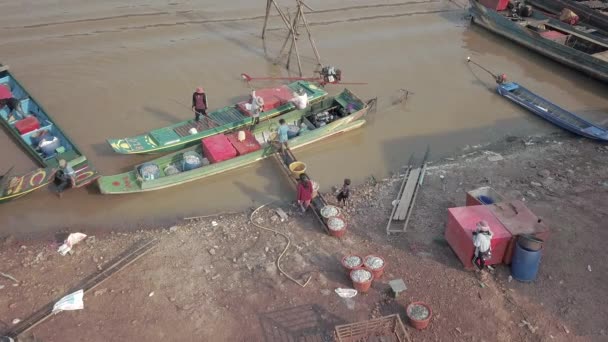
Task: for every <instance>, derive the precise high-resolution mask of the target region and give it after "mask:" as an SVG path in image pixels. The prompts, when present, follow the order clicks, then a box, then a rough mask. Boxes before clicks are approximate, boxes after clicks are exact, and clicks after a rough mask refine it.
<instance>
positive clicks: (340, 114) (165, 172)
mask: <svg viewBox="0 0 608 342" xmlns="http://www.w3.org/2000/svg"><path fill="white" fill-rule="evenodd" d="M368 108H369V106H368V104H367V103H364V102H363V101H362V100H361V99H359V98H358V97H357V96H356V95H354V94H353V93H351V92H350V91H349V90H348V89H344V90H343V91H342V92H341V93H340V94H339V95H337V96H329V97H326V98H324V99H323V100H321V101H319V102H317V103H315V104H313V105H310V106H308V107H307V108H305V109H303V110H293V111H290V112H287V113H285V114H283V115H281V116H279V117H276V118H273V119H271V120H267V121H262V122H260V124H258V125H256V126H255V127H254V128H253V130H251V135H250V136H251V139H252V140H254V141H255V144H256V146H257V147H258V148H259V149H257V150H253V151H251V152H249V153H245V154H241V155H239V156H236V157H233V158H231V159H228V160H224V161H219V162H216V163H211V164H206V163H205V162H203V163H202V166H200V167H197V168H194V169H190V170H186V167H185V165H186V164H185V160H186V159H185V158H184V156H185V155H186V156H188V155H191V154H192V153H193V152H194V153H196V156H198V157H200V158H205V159H207V158H209V159H210V156H211V155H210V153H207V152H206V151H204V148H203V147H202V144H200V143H199V144H197V145H196V146H193V147H190V148H185V149H182V150H180V151H178V152H175V153H172V154H168V155H166V156H163V157H160V158H157V159H155V160H152V161H151V162H148V163H143V164H139V165H137V166H135V167H134V168H133V170H131V171H129V172H125V173H122V174H117V175H113V176H102V177H101V178H99V179H98V181H97V182H98V184H99V189H100V191H101V193H102V194H127V193H134V192H142V191H152V190H159V189H164V188H168V187H172V186H176V185H180V184H184V183H187V182H190V181H194V180H197V179H202V178H205V177H209V176H213V175H216V174H219V173H222V172H226V171H229V170H233V169H237V168H240V167H243V166H246V165H249V164H252V163H255V162H256V161H259V160H262V159H264V158H267V157H269V156H271V155H272V154H274V153H275V151H276V144H273V143H272V141H273V139H274V138H273V137H274V136H276V130H277V128H278V126H279V123H278V121H279V119H281V118H283V119H285V121H286V122H287V123H288V124H290V125H293V126H291V127H292V128H294V132H295V129H296V127H300V128H301V129H300V131H298V132H297V135H296V136H294V137H292V138H291V139H289V141H288V146H289V148H290V149H292V150H293V149H297V148H300V147H302V146H306V145H308V144H311V143H314V142H317V141H319V140H322V139H325V138H328V137H331V136H334V135H337V134H341V133H344V132H348V131H351V130H353V129H356V128H359V127H361V126H362V125H363V124H364V123H365V120H364V119H362V117H363V115H365V114H366V113H367V110H368ZM323 120H325V121H323ZM220 135H223V136H225V135H224V134H222V133H220ZM232 135H233V136H234V135H238V133H232ZM216 137H217V136H214V137H212V138H216ZM253 137H255V139H253ZM234 146H236V145H234ZM150 163H152V164H150ZM150 165H155V166H156V169H157V170H158V174H156V176H154V177H149V176H147V175H146V174H144V173H143V172H142V168H144V167H149V166H150Z"/></svg>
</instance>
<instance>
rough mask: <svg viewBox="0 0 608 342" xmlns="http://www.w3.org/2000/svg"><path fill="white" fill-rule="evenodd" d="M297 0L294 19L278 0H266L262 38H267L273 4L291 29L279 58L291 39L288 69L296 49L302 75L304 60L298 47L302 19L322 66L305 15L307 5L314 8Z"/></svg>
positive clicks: (301, 0)
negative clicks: (267, 27)
mask: <svg viewBox="0 0 608 342" xmlns="http://www.w3.org/2000/svg"><path fill="white" fill-rule="evenodd" d="M295 1H296V5H297V9H296V14H295V16H294V18H293V20H291V17H290V16H289V13H288V14H287V15H286V14H285V12H283V10H282V9H281V7H280V6H279V4H278V3H277V2H276V0H266V15H265V17H264V27H263V28H262V39H265V38H266V26H267V24H268V17H269V16H270V11H271V9H272V6H273V5H274V8H275V9H276V10H277V12H278V13H279V16H280V17H281V20H283V23H284V24H285V26H286V27H287V29H288V30H289V33H288V34H287V37H286V38H285V41H284V42H283V46H282V47H281V50H280V52H279V58H280V57H281V56H282V55H283V51H284V50H285V49H286V47H287V43H288V42H289V41H290V40H291V45H290V47H289V51H288V52H287V64H286V67H287V70H289V66H290V64H291V54H292V51H293V50H295V53H296V59H297V62H298V72H299V74H300V77H302V76H303V74H302V61H301V60H300V51H299V49H298V42H297V40H298V37H299V35H300V32H299V31H298V29H299V28H300V26H301V25H300V20H301V21H302V23H303V24H304V27H305V29H306V32H307V33H308V39H309V40H310V45H311V46H312V50H313V51H314V53H315V57H316V59H317V63H318V67H321V56H320V55H319V51H318V50H317V46H316V45H315V41H314V39H313V38H312V33H311V32H310V27H309V26H308V21H307V20H306V16H305V15H304V7H306V8H307V9H308V10H310V11H313V9H312V8H310V6H308V5H306V4H305V3H304V1H303V0H295Z"/></svg>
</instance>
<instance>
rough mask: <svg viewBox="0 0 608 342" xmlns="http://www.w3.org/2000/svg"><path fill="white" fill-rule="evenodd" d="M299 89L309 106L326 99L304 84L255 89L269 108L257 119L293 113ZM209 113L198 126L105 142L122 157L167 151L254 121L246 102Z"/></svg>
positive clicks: (318, 89) (310, 84)
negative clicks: (295, 93)
mask: <svg viewBox="0 0 608 342" xmlns="http://www.w3.org/2000/svg"><path fill="white" fill-rule="evenodd" d="M298 90H304V91H305V92H306V93H307V95H308V99H309V103H315V102H317V101H319V100H321V99H322V98H324V97H325V96H327V92H326V91H325V90H323V89H322V88H321V87H320V86H318V85H317V84H316V83H313V82H307V81H297V82H293V83H290V84H288V85H284V86H280V87H275V88H269V89H260V90H257V91H256V95H257V96H260V97H262V98H263V99H264V103H265V106H266V107H270V108H269V109H268V110H265V111H264V112H262V113H261V114H260V120H262V121H263V120H267V119H270V118H273V117H275V116H277V115H281V114H283V113H286V112H289V111H292V110H294V109H295V108H296V107H295V105H294V104H293V103H291V102H289V99H291V98H292V97H293V93H294V92H296V91H298ZM208 114H209V118H208V119H202V120H201V121H199V122H198V123H197V122H194V120H193V119H191V120H186V121H182V122H180V123H177V124H174V125H171V126H168V127H163V128H159V129H156V130H153V131H150V132H148V133H146V134H142V135H138V136H135V137H129V138H122V139H108V140H107V141H108V143H109V144H110V146H112V149H114V151H115V152H117V153H122V154H147V153H159V152H169V151H176V150H179V149H182V148H184V147H188V146H192V145H194V144H196V143H198V142H199V141H200V140H201V138H204V137H208V136H211V135H214V134H218V133H222V132H226V131H230V130H234V129H238V128H241V127H245V126H247V125H250V124H251V123H252V122H253V118H252V117H251V113H250V112H249V111H248V110H247V108H246V103H245V102H240V103H238V104H236V105H232V106H227V107H224V108H220V109H217V110H214V111H212V112H209V113H208ZM192 129H194V130H195V131H194V133H192Z"/></svg>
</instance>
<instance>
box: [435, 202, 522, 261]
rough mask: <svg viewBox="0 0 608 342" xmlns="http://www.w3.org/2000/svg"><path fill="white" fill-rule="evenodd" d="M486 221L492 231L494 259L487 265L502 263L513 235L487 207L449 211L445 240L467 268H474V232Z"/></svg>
mask: <svg viewBox="0 0 608 342" xmlns="http://www.w3.org/2000/svg"><path fill="white" fill-rule="evenodd" d="M481 220H485V221H486V222H488V224H489V226H490V230H491V231H492V233H493V235H492V258H491V259H490V260H488V261H487V262H486V264H487V265H494V264H500V263H502V260H503V257H504V253H505V251H506V249H507V247H508V245H509V242H510V241H511V233H509V231H508V230H506V229H505V227H504V226H503V225H502V224H501V223H500V222H499V221H498V220H497V219H496V218H495V217H494V215H493V214H492V213H491V212H490V209H488V208H487V206H483V205H476V206H468V207H458V208H449V209H448V224H447V227H446V229H445V239H446V241H447V242H448V244H449V245H450V247H451V248H452V250H453V251H454V253H456V256H458V258H459V259H460V261H461V262H462V264H463V265H464V267H465V268H472V267H473V263H472V262H471V260H472V259H473V253H474V252H475V247H474V246H473V232H474V231H475V229H476V224H477V222H479V221H481Z"/></svg>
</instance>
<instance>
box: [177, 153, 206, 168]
mask: <svg viewBox="0 0 608 342" xmlns="http://www.w3.org/2000/svg"><path fill="white" fill-rule="evenodd" d="M182 158H183V159H182V169H183V170H184V171H189V170H192V169H196V168H199V167H201V166H202V165H203V162H202V158H201V156H200V155H199V154H198V153H196V152H194V151H188V152H184V154H183V157H182Z"/></svg>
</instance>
